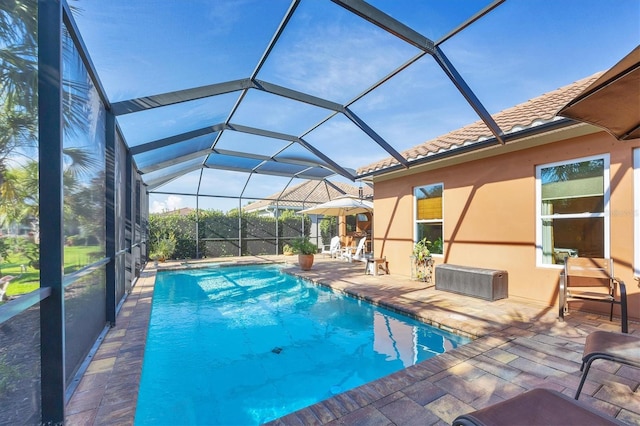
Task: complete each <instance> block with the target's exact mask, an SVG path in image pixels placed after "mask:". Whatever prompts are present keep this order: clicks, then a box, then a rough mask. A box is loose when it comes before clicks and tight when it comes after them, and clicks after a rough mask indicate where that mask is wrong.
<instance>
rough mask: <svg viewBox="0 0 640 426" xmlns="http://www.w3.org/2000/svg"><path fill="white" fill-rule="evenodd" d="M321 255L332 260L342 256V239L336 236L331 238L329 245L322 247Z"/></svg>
mask: <svg viewBox="0 0 640 426" xmlns="http://www.w3.org/2000/svg"><path fill="white" fill-rule="evenodd" d="M320 253H321V254H323V255H325V256H326V255H329V256H331V258H337V257H338V256H340V237H338V236H335V237H333V238H331V242H330V243H329V245H324V246H322V251H321V252H320Z"/></svg>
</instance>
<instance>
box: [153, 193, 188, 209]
mask: <svg viewBox="0 0 640 426" xmlns="http://www.w3.org/2000/svg"><path fill="white" fill-rule="evenodd" d="M181 207H184V206H183V202H182V197H178V196H177V195H168V196H167V197H166V198H165V199H164V201H161V200H153V201H151V207H150V208H149V212H150V213H162V212H165V211H172V210H177V209H179V208H181Z"/></svg>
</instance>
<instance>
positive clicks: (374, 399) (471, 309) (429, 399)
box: [65, 255, 640, 426]
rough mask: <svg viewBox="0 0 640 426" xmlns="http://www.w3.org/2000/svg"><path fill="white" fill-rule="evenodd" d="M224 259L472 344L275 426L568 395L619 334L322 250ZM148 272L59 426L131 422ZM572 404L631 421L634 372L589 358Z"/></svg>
mask: <svg viewBox="0 0 640 426" xmlns="http://www.w3.org/2000/svg"><path fill="white" fill-rule="evenodd" d="M224 260H225V261H231V262H237V263H239V264H242V263H255V262H256V261H259V262H265V261H266V262H271V261H276V262H287V263H289V264H291V272H292V273H295V274H296V275H300V276H304V277H306V278H309V279H311V280H313V281H316V282H318V283H322V284H324V285H328V286H331V287H333V288H335V289H337V290H340V291H344V292H347V293H350V294H352V295H356V296H357V297H360V298H363V299H367V300H369V301H372V302H373V303H376V304H381V305H384V306H387V307H392V308H395V309H398V310H401V311H405V312H407V313H409V314H411V315H413V316H416V317H419V318H420V319H422V320H423V321H425V322H427V323H431V324H433V325H436V326H438V327H441V328H444V329H447V330H450V331H454V332H457V333H459V334H463V335H467V336H471V337H474V338H475V340H474V341H473V342H471V343H469V344H467V345H464V346H462V347H460V348H457V349H454V350H451V351H449V352H447V353H445V354H442V355H439V356H437V357H434V358H431V359H429V360H426V361H423V362H421V363H419V364H417V365H414V366H412V367H409V368H407V369H404V370H401V371H399V372H397V373H394V374H391V375H389V376H386V377H384V378H382V379H379V380H376V381H374V382H371V383H367V384H365V385H362V386H360V387H358V388H355V389H353V390H350V391H347V392H345V393H342V394H340V395H337V396H335V397H333V398H331V399H328V400H324V401H321V402H319V403H316V404H314V405H312V406H310V407H307V408H304V409H302V410H299V411H297V412H295V413H292V414H289V415H287V416H285V417H282V418H280V419H278V420H275V421H273V422H271V424H273V425H322V424H324V425H392V424H394V425H445V424H451V423H452V422H453V420H454V419H455V418H456V417H457V416H458V415H460V414H463V413H467V412H469V411H473V410H476V409H479V408H482V407H485V406H487V405H491V404H493V403H496V402H498V401H502V400H504V399H507V398H510V397H512V396H515V395H518V394H520V393H522V392H525V391H526V390H529V389H532V388H536V387H545V388H551V389H555V390H558V391H560V392H563V393H565V394H567V395H569V396H571V397H573V394H574V393H575V389H576V388H577V386H578V383H579V380H580V362H581V361H580V360H581V356H582V349H583V345H584V340H585V337H586V336H587V334H589V333H590V332H591V331H594V330H614V331H619V330H620V322H619V318H615V317H614V321H613V322H609V319H608V317H604V316H599V315H595V314H587V313H572V314H571V315H569V316H568V317H567V319H566V321H565V322H560V321H558V319H557V312H556V309H555V308H552V307H546V306H541V305H534V304H531V303H526V302H524V301H517V300H514V299H513V298H509V299H502V300H498V301H494V302H489V301H484V300H481V299H476V298H472V297H466V296H461V295H456V294H453V293H448V292H442V291H438V290H435V288H434V287H433V286H431V285H427V284H425V283H422V282H417V281H411V280H409V279H408V278H406V277H401V276H396V275H379V276H371V275H365V274H364V267H363V264H362V263H354V264H349V263H345V262H341V261H338V260H333V259H329V258H323V257H322V256H320V255H318V256H316V261H315V264H314V266H313V268H312V270H310V271H306V272H303V271H301V270H300V269H299V268H298V267H297V266H295V258H294V257H284V256H266V257H243V258H233V259H228V258H225V259H224ZM211 262H212V259H207V260H206V261H205V263H211ZM191 264H194V263H193V262H189V265H191ZM173 266H177V267H184V265H181V264H180V263H178V262H176V263H174V264H172V263H166V264H163V265H162V266H161V267H160V269H163V268H171V267H173ZM391 272H393V271H391ZM155 273H156V270H155V268H153V265H151V264H149V265H148V266H147V268H146V269H145V270H144V271H143V272H142V273H141V276H140V278H139V279H138V280H137V283H136V285H135V287H134V288H133V290H132V292H131V294H130V295H129V297H128V298H127V299H126V301H125V302H124V304H123V306H122V309H121V311H120V313H119V315H118V317H117V322H116V326H115V327H113V328H112V329H111V330H110V331H109V332H108V333H107V335H106V336H105V338H104V340H103V342H102V344H101V345H100V347H99V349H98V351H97V352H96V353H95V355H94V356H93V359H92V361H91V362H90V364H89V366H88V368H87V370H86V372H85V373H84V375H83V377H82V379H81V381H80V383H79V384H78V387H77V389H76V391H75V392H74V394H73V396H72V398H71V400H70V401H69V403H68V404H67V408H66V421H65V424H66V425H83V426H84V425H132V424H133V420H134V415H135V407H136V401H137V395H138V383H139V381H140V376H141V370H142V357H143V355H144V345H145V340H146V333H147V325H148V322H149V314H150V312H151V298H152V293H153V286H154V283H155ZM629 332H630V333H633V334H636V335H640V324H638V323H635V322H630V323H629ZM580 401H582V402H584V403H586V404H588V405H591V406H592V407H594V408H596V409H598V410H600V411H602V412H604V413H606V414H608V415H610V416H614V417H616V418H617V419H618V420H620V421H622V422H624V423H628V424H632V425H633V424H636V425H638V424H640V369H637V368H633V367H629V366H621V365H619V364H616V363H612V362H608V361H598V362H595V363H594V364H593V366H592V369H591V372H590V373H589V378H588V380H587V382H586V384H585V386H584V388H583V391H582V394H581V396H580ZM523 422H524V423H526V420H523Z"/></svg>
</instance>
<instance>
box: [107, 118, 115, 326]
mask: <svg viewBox="0 0 640 426" xmlns="http://www.w3.org/2000/svg"><path fill="white" fill-rule="evenodd" d="M105 132H106V135H105V162H106V164H105V166H106V167H105V203H104V207H105V250H106V256H107V257H108V258H109V259H110V260H109V263H107V265H106V267H105V278H106V283H105V291H106V295H105V303H106V311H105V312H106V317H107V318H106V320H107V322H108V323H109V324H110V325H111V326H112V327H113V326H115V325H116V306H117V305H118V300H116V288H117V285H116V277H117V274H116V223H115V222H116V221H115V216H116V210H115V196H116V191H115V184H116V182H115V167H116V117H115V115H113V114H112V113H111V112H109V111H107V113H106V119H105Z"/></svg>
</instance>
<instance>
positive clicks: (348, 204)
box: [298, 196, 373, 216]
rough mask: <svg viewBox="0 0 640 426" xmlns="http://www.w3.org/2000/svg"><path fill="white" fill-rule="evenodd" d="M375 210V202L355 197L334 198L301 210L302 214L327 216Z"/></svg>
mask: <svg viewBox="0 0 640 426" xmlns="http://www.w3.org/2000/svg"><path fill="white" fill-rule="evenodd" d="M372 211H373V203H372V202H371V201H367V200H361V199H359V198H355V197H348V196H347V197H340V198H334V199H333V200H331V201H327V202H326V203H322V204H319V205H317V206H315V207H311V208H308V209H305V210H300V211H299V212H298V213H300V214H321V215H325V216H348V215H352V214H358V213H368V212H372Z"/></svg>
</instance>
